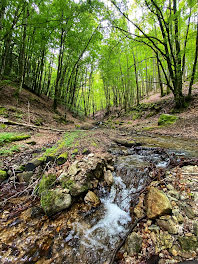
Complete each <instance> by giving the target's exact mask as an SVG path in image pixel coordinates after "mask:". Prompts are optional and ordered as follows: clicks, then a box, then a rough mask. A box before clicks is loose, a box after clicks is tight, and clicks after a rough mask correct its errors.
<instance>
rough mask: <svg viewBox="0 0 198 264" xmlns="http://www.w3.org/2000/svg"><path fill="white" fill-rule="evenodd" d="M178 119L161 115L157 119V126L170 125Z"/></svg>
mask: <svg viewBox="0 0 198 264" xmlns="http://www.w3.org/2000/svg"><path fill="white" fill-rule="evenodd" d="M177 119H178V117H177V116H174V115H168V114H162V115H160V117H159V119H158V125H160V126H162V125H170V124H174V123H175V122H176V121H177Z"/></svg>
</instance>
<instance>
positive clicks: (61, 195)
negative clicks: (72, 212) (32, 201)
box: [41, 188, 72, 216]
mask: <svg viewBox="0 0 198 264" xmlns="http://www.w3.org/2000/svg"><path fill="white" fill-rule="evenodd" d="M71 202H72V199H71V195H70V194H69V190H68V189H61V188H56V189H52V190H48V191H44V192H42V194H41V206H42V208H43V210H44V212H45V213H46V214H47V215H48V216H50V215H53V214H55V213H57V212H60V211H62V210H63V209H66V208H68V207H69V206H70V205H71Z"/></svg>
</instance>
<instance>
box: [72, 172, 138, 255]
mask: <svg viewBox="0 0 198 264" xmlns="http://www.w3.org/2000/svg"><path fill="white" fill-rule="evenodd" d="M133 191H134V190H133V188H127V187H126V185H125V184H124V182H123V181H122V179H121V178H120V177H115V176H114V184H113V185H112V187H111V191H110V193H109V195H107V197H105V198H103V199H101V203H102V204H103V207H104V214H103V216H102V218H101V219H99V220H98V222H97V223H95V224H94V225H93V226H92V227H91V228H88V229H84V228H83V227H82V226H81V225H79V223H78V224H77V226H76V227H77V229H78V230H79V231H80V232H81V233H82V230H83V236H82V237H81V244H82V245H84V246H85V247H86V248H87V249H88V248H90V249H94V250H97V249H103V250H108V249H109V248H111V247H112V246H113V245H115V243H116V242H117V241H118V239H119V237H122V236H123V235H124V234H125V233H126V232H127V228H126V227H127V224H129V222H130V221H131V217H130V202H131V196H130V194H131V193H132V192H133Z"/></svg>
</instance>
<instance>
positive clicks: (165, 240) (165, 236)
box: [156, 230, 174, 253]
mask: <svg viewBox="0 0 198 264" xmlns="http://www.w3.org/2000/svg"><path fill="white" fill-rule="evenodd" d="M173 241H174V238H173V236H171V235H170V234H169V233H168V232H166V231H165V232H162V231H161V230H160V232H159V234H156V253H158V252H160V251H162V250H164V249H170V248H172V246H173Z"/></svg>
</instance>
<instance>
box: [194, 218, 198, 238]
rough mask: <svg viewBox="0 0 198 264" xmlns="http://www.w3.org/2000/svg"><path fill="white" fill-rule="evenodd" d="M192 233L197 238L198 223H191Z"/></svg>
mask: <svg viewBox="0 0 198 264" xmlns="http://www.w3.org/2000/svg"><path fill="white" fill-rule="evenodd" d="M193 233H194V234H195V236H197V237H198V222H197V221H194V222H193Z"/></svg>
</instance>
